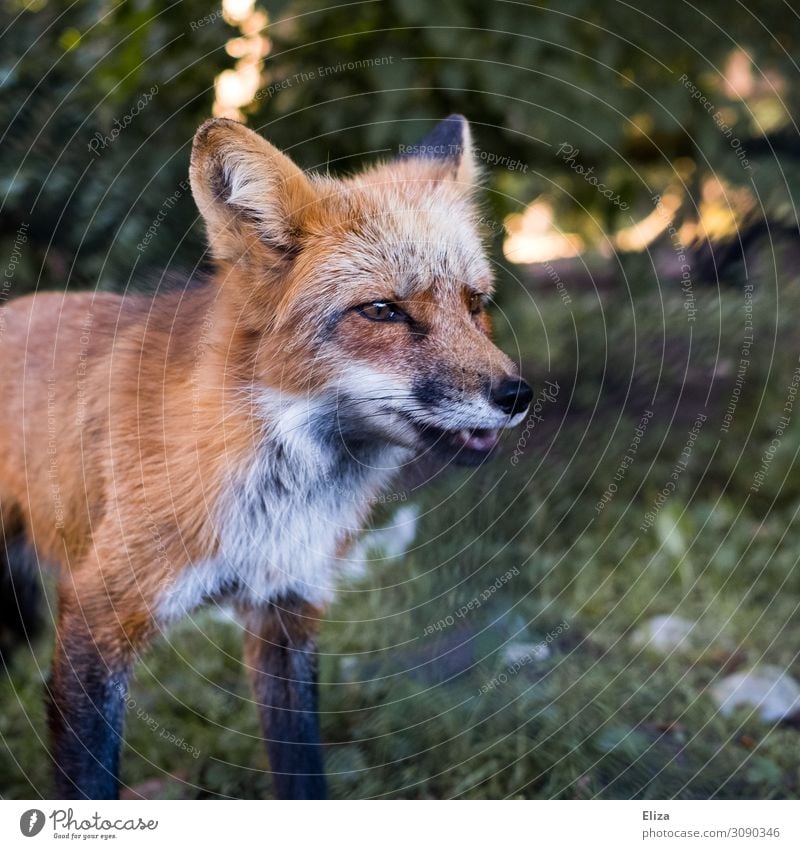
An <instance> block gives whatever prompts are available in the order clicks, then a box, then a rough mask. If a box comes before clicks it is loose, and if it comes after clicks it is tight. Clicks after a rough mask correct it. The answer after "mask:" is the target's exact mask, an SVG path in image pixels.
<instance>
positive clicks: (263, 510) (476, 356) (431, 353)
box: [0, 116, 530, 798]
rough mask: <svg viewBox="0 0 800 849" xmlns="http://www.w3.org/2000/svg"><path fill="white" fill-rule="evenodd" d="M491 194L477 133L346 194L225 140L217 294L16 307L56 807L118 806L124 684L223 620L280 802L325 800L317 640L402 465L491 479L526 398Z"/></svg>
mask: <svg viewBox="0 0 800 849" xmlns="http://www.w3.org/2000/svg"><path fill="white" fill-rule="evenodd" d="M476 177H477V175H476V171H475V166H474V163H473V157H472V153H471V143H470V138H469V128H468V125H467V123H466V121H464V119H463V118H461V117H460V116H452V117H451V118H449V119H446V121H444V122H442V123H441V124H440V125H439V126H438V127H437V128H436V129H435V130H434V132H433V133H432V134H431V135H430V136H429V137H428V139H427V141H426V140H423V143H422V144H421V145H420V146H418V147H417V149H415V151H414V153H412V154H411V155H406V156H403V157H401V158H398V159H395V160H393V161H391V162H387V163H382V164H379V165H376V166H374V167H371V168H369V169H367V170H366V171H364V172H363V173H361V174H358V175H356V176H353V177H350V178H347V179H333V178H331V177H328V176H320V175H314V174H306V173H304V172H303V171H301V170H300V169H299V168H298V167H297V166H296V165H295V164H294V163H292V162H291V160H290V159H289V158H288V157H286V156H285V155H284V154H282V153H280V152H279V151H278V150H276V149H275V148H274V147H273V146H272V145H270V144H269V143H268V142H267V141H265V140H264V139H263V138H262V137H261V136H259V135H258V134H256V133H254V132H252V131H251V130H249V129H247V128H246V127H244V126H243V125H241V124H238V123H236V122H233V121H229V120H225V119H216V120H211V121H208V122H206V123H205V124H204V125H203V126H202V127H200V129H199V130H198V132H197V134H196V137H195V140H194V146H193V151H192V157H191V166H190V178H191V185H192V191H193V194H194V197H195V200H196V202H197V206H198V208H199V210H200V213H201V215H202V217H203V219H204V221H205V226H206V230H207V233H208V239H209V245H210V250H211V253H212V255H213V258H214V262H215V268H216V271H215V274H214V276H213V279H212V280H211V281H209V282H207V283H205V284H202V285H198V286H193V287H187V288H184V289H175V290H172V291H169V292H166V293H161V294H157V295H155V296H143V295H129V296H120V295H115V294H109V293H104V292H93V293H80V294H73V293H70V294H61V293H55V292H53V293H41V294H35V295H33V296H28V297H25V298H21V299H19V300H16V301H13V302H11V303H10V304H9V306H8V308H7V314H6V316H5V322H4V323H3V326H2V335H0V348H2V356H3V362H4V368H3V370H2V371H0V397H3V399H4V401H5V405H6V411H7V429H6V433H5V438H4V439H3V440H2V442H0V519H2V533H3V535H4V537H5V539H6V541H7V547H8V543H9V542H10V541H17V540H24V541H25V542H26V543H27V545H28V546H29V548H30V549H31V550H32V551H35V552H36V556H37V558H38V560H39V562H42V563H44V562H46V563H48V564H52V565H53V568H54V569H55V572H56V575H57V582H58V604H59V612H58V627H57V637H56V652H55V659H54V667H53V675H52V678H51V681H50V683H49V690H50V708H49V709H50V714H49V716H50V727H51V733H52V741H53V743H52V751H53V758H54V764H55V775H56V788H55V793H56V795H57V796H60V797H63V798H73V797H77V798H92V797H95V798H100V797H113V796H115V795H116V793H117V791H118V781H119V778H118V771H119V746H120V742H121V735H122V718H123V708H122V704H123V702H124V696H125V681H126V680H127V675H128V672H129V671H130V669H131V666H132V665H133V663H134V661H135V659H136V657H137V656H138V655H139V654H140V653H141V652H142V651H144V649H145V648H146V646H147V645H148V643H149V642H150V641H151V640H152V639H153V638H154V637H156V636H158V635H159V634H160V633H161V632H162V631H163V630H164V629H166V628H168V627H169V626H170V625H171V624H172V623H173V622H175V621H176V620H178V619H179V618H180V617H182V616H184V615H185V614H187V613H189V612H191V611H192V610H195V609H196V608H198V607H200V606H201V605H203V604H205V603H207V602H209V601H212V600H231V601H233V602H234V603H235V604H236V605H237V606H238V608H239V610H240V612H241V615H242V617H243V621H244V622H245V624H246V643H247V645H246V652H245V657H246V662H247V665H248V668H249V670H250V673H251V678H252V681H253V686H254V691H255V693H256V696H257V701H258V702H259V704H260V705H261V710H262V720H263V726H264V735H265V740H266V741H267V747H268V751H269V755H270V761H271V769H272V771H273V773H274V776H275V784H276V792H277V794H278V795H279V796H284V797H295V798H302V797H316V796H321V795H323V794H324V777H323V768H322V758H321V749H320V745H321V744H320V741H319V731H318V727H317V719H316V693H315V674H316V673H315V648H314V634H315V632H316V629H317V627H318V624H319V620H320V619H321V617H322V616H323V613H324V610H325V609H326V607H327V606H328V605H329V604H330V602H331V601H332V600H333V598H334V595H335V590H336V583H337V577H338V575H339V573H340V571H341V569H340V560H341V558H342V556H343V555H344V554H345V552H346V550H347V547H348V545H349V544H350V542H351V541H352V540H353V539H354V537H355V536H356V535H357V534H358V533H359V530H360V529H361V528H362V527H363V525H364V523H365V521H366V519H367V517H368V513H369V508H370V506H371V505H372V504H374V502H375V500H376V498H377V497H378V496H379V494H380V493H381V492H383V491H385V490H386V488H387V487H388V486H389V485H390V484H391V481H392V479H393V478H394V477H395V476H396V475H397V474H399V473H400V472H402V470H403V468H404V467H405V466H406V465H407V464H409V463H411V462H413V461H415V460H416V459H417V458H419V456H420V455H422V454H425V453H426V452H431V451H436V452H441V451H444V452H445V453H447V454H448V456H452V457H453V458H454V459H456V461H458V460H466V461H468V462H479V461H480V460H482V459H483V457H484V456H487V455H488V454H489V453H491V450H492V449H493V447H494V443H495V442H496V436H497V431H498V430H499V429H502V428H505V427H509V426H513V425H514V424H516V423H518V422H519V421H521V419H522V418H523V417H524V415H525V409H526V408H527V405H528V402H529V401H530V389H529V388H528V387H527V385H526V384H524V382H523V381H521V380H520V379H519V377H518V373H517V370H516V367H515V366H514V364H513V363H512V362H511V361H510V360H509V358H508V357H506V355H505V354H503V353H502V352H501V351H500V350H499V349H498V348H497V347H496V346H495V345H494V344H493V343H492V342H491V340H490V338H489V322H488V318H487V315H486V310H485V302H486V301H487V300H488V298H489V297H490V296H491V292H492V274H491V268H490V265H489V263H488V261H487V258H486V256H485V253H484V248H483V245H482V241H481V235H480V231H479V224H478V220H477V218H478V217H477V213H476V207H475V200H474V192H475V183H476ZM16 544H17V543H16V542H14V545H16Z"/></svg>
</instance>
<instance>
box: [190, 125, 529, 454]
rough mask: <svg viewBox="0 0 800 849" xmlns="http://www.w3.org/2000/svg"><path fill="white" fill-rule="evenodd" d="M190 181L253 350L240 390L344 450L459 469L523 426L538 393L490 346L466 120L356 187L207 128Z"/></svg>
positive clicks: (231, 130)
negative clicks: (375, 450) (436, 454)
mask: <svg viewBox="0 0 800 849" xmlns="http://www.w3.org/2000/svg"><path fill="white" fill-rule="evenodd" d="M190 173H191V184H192V191H193V194H194V197H195V199H196V202H197V204H198V207H199V209H200V212H201V214H202V216H203V218H204V219H205V223H206V228H207V231H208V237H209V242H210V247H211V252H212V254H213V256H214V258H215V260H216V263H217V267H218V275H217V277H218V281H219V284H220V286H221V288H222V292H221V297H220V301H221V303H223V304H224V305H225V309H226V311H227V315H228V318H229V319H230V321H231V322H232V326H233V328H234V330H233V331H232V332H233V334H234V335H235V337H236V340H237V343H238V344H241V345H249V346H250V352H249V356H248V357H247V362H248V366H247V369H248V371H247V374H246V375H245V376H244V377H245V379H246V380H247V381H249V382H250V383H252V385H254V386H257V387H263V389H264V390H265V397H271V398H275V397H278V398H280V399H282V400H283V401H284V402H286V404H285V407H289V408H291V409H293V410H294V414H295V416H297V415H300V416H302V417H304V418H307V421H306V422H304V423H306V424H308V425H309V426H313V427H314V428H315V429H316V432H317V433H318V434H322V432H325V433H327V434H328V435H329V436H333V437H334V438H337V439H340V440H342V441H343V442H344V443H345V444H347V445H348V447H350V446H353V445H357V444H367V443H368V444H370V445H376V444H390V445H396V446H401V447H403V448H405V449H410V451H411V452H413V454H415V455H418V454H420V453H422V452H423V451H425V450H428V449H429V448H431V447H435V448H436V449H438V450H440V451H443V452H445V453H446V454H448V455H449V456H450V457H451V458H455V459H456V460H457V461H461V462H464V463H475V462H479V461H480V460H482V459H483V458H484V457H486V456H487V455H488V454H489V453H491V451H492V450H493V449H494V447H495V445H496V443H497V441H498V435H499V431H500V430H501V429H502V428H506V427H510V426H513V425H515V424H517V423H518V422H520V421H521V419H522V418H523V416H524V415H525V412H526V410H527V408H528V406H529V404H530V401H531V397H532V393H531V389H530V387H529V386H528V385H527V384H526V383H525V382H524V381H523V380H521V379H520V377H519V375H518V372H517V369H516V368H515V366H514V364H513V363H512V362H511V360H510V359H509V358H508V357H507V356H506V355H505V354H503V353H502V352H501V351H500V350H499V349H498V348H497V347H496V346H495V345H494V344H493V343H492V341H491V340H490V337H489V331H490V325H489V317H488V315H487V305H488V303H489V301H490V299H491V294H492V273H491V268H490V265H489V262H488V261H487V258H486V255H485V252H484V247H483V244H482V239H481V235H480V232H479V225H478V221H477V209H476V206H475V202H474V191H475V182H476V176H477V175H476V167H475V164H474V160H473V154H472V149H471V141H470V132H469V126H468V124H467V122H466V120H465V119H464V118H462V117H461V116H459V115H453V116H451V117H449V118H447V119H446V120H444V121H442V122H441V123H440V124H439V125H438V126H437V127H436V128H435V129H434V130H433V131H432V132H431V133H430V134H429V135H428V136H426V137H425V138H424V139H423V140H422V141H421V142H420V143H419V144H418V145H414V146H410V147H408V148H406V149H405V150H403V153H402V155H401V156H400V158H397V159H394V160H392V161H390V162H387V163H383V164H379V165H376V166H374V167H372V168H369V169H368V170H366V171H364V172H362V173H360V174H357V175H356V176H353V177H349V178H346V179H333V178H331V177H328V176H321V175H314V174H306V173H304V172H303V171H301V170H300V169H299V168H298V167H297V166H296V165H295V164H294V163H293V162H292V161H291V160H290V159H289V158H288V157H287V156H285V155H284V154H282V153H281V152H279V151H278V150H277V149H276V148H275V147H273V146H272V145H271V144H269V143H268V142H267V141H265V140H264V139H263V138H262V137H261V136H259V135H258V134H256V133H254V132H252V131H251V130H248V129H247V128H246V127H244V126H243V125H242V124H239V123H236V122H234V121H230V120H227V119H216V120H211V121H208V122H206V123H205V124H204V125H203V126H202V127H200V129H199V130H198V132H197V135H196V136H195V140H194V146H193V150H192V160H191V172H190ZM235 347H236V345H234V344H233V343H232V347H231V350H234V349H235ZM299 424H300V422H299V421H297V420H296V421H295V422H294V425H299Z"/></svg>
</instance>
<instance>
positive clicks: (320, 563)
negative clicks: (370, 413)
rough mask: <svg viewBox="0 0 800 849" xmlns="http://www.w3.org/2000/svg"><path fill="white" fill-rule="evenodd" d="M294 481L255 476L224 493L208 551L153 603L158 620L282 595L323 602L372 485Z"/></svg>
mask: <svg viewBox="0 0 800 849" xmlns="http://www.w3.org/2000/svg"><path fill="white" fill-rule="evenodd" d="M302 483H303V482H295V483H294V485H291V486H287V485H286V484H284V483H278V482H276V481H270V479H269V478H267V479H266V480H264V479H263V478H262V479H260V480H259V479H257V478H255V479H251V480H248V481H245V483H244V484H243V485H240V486H238V487H236V488H232V489H231V492H230V494H229V496H228V498H227V499H226V500H225V501H224V502H223V503H222V504H221V505H220V506H219V509H218V510H217V511H216V514H215V515H214V517H213V518H212V520H211V521H212V522H213V534H214V536H215V538H216V540H217V542H218V544H217V549H216V552H215V553H214V554H213V556H210V557H209V558H207V559H205V560H202V561H200V562H197V563H191V564H189V565H188V566H186V567H185V568H184V569H183V570H182V571H181V572H180V574H179V575H178V576H177V577H176V578H175V579H174V581H173V582H172V584H171V585H170V586H169V587H168V588H167V590H166V592H165V593H164V595H163V598H162V600H161V603H160V604H159V609H160V613H161V618H162V619H164V620H175V619H177V618H180V617H181V616H182V615H184V614H186V613H188V612H190V611H191V610H193V609H196V608H197V607H200V606H201V605H203V604H205V603H209V602H212V603H213V602H215V601H216V602H220V601H237V602H241V603H244V604H252V605H262V604H266V603H268V602H270V601H272V600H274V599H276V598H280V597H282V596H286V595H288V594H294V595H297V596H300V597H301V598H304V599H306V600H307V601H309V602H311V603H312V604H317V605H326V604H328V603H330V602H331V601H332V600H333V597H334V595H335V590H336V584H337V579H338V576H339V575H340V573H341V571H342V568H341V567H342V565H343V564H342V563H341V561H340V557H341V556H342V555H341V551H342V549H343V547H344V546H345V545H346V543H348V542H349V540H350V539H352V538H353V537H354V536H355V535H356V534H358V532H359V531H360V530H361V528H362V526H363V522H364V521H365V519H366V516H367V513H368V506H369V504H370V498H371V493H372V492H373V490H374V481H364V480H363V479H361V478H360V477H358V478H353V479H348V478H332V477H330V476H324V477H322V478H320V479H315V480H313V485H310V486H309V485H305V486H303V485H302ZM345 556H346V555H345Z"/></svg>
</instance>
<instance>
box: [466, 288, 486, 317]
mask: <svg viewBox="0 0 800 849" xmlns="http://www.w3.org/2000/svg"><path fill="white" fill-rule="evenodd" d="M486 300H487V298H486V295H484V294H482V293H481V292H472V293H471V294H470V296H469V312H470V315H478V313H480V312H482V311H483V308H484V307H485V306H486Z"/></svg>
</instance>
